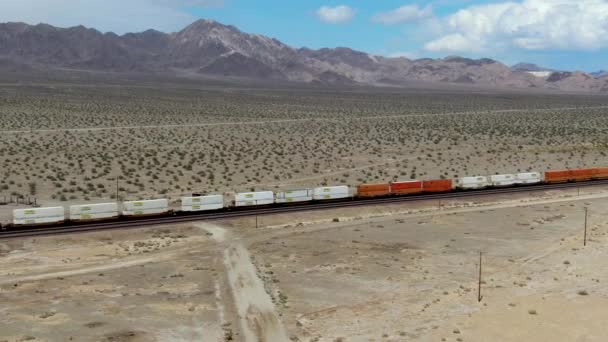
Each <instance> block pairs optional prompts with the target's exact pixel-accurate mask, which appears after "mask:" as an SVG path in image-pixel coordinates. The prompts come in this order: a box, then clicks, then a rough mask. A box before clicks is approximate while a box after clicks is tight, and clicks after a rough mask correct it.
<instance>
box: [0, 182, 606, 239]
mask: <svg viewBox="0 0 608 342" xmlns="http://www.w3.org/2000/svg"><path fill="white" fill-rule="evenodd" d="M599 185H608V180H596V181H586V182H576V183H563V184H537V185H529V186H519V187H510V188H498V189H485V190H468V191H457V192H449V193H440V194H422V195H411V196H404V197H386V198H374V199H352V200H345V201H336V202H323V203H312V204H310V203H308V204H292V205H289V206H281V207H265V208H253V209H240V210H235V209H233V210H224V211H220V212H204V213H196V214H184V215H176V216H162V217H153V218H141V219H130V220H118V221H111V222H96V223H87V224H68V225H62V226H56V227H44V228H21V229H20V228H13V230H9V231H2V232H0V239H10V238H21V237H33V236H44V235H57V234H69V233H83V232H92V231H102V230H113V229H128V228H140V227H147V226H155V225H165V224H176V223H187V222H194V221H205V220H219V219H228V218H238V217H251V216H265V215H274V214H285V213H295V212H305V211H313V210H324V209H338V208H349V207H359V206H370V205H382V204H396V203H405V202H419V201H429V200H442V199H452V198H465V197H474V196H489V195H498V194H512V193H521V192H532V191H546V190H559V189H576V188H582V187H590V186H599Z"/></svg>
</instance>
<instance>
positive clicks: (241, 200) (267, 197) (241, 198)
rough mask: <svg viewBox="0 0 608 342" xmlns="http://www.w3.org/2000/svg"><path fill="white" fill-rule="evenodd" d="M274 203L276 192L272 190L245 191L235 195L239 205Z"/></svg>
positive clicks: (236, 202) (236, 203)
mask: <svg viewBox="0 0 608 342" xmlns="http://www.w3.org/2000/svg"><path fill="white" fill-rule="evenodd" d="M273 203H274V193H273V192H272V191H258V192H243V193H238V194H236V196H235V205H236V206H237V207H249V206H256V205H268V204H273Z"/></svg>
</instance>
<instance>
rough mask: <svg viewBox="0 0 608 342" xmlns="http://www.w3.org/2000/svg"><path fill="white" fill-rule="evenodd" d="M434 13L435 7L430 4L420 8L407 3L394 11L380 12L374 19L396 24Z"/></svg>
mask: <svg viewBox="0 0 608 342" xmlns="http://www.w3.org/2000/svg"><path fill="white" fill-rule="evenodd" d="M432 15H433V8H432V7H431V6H430V5H429V6H426V7H424V8H420V7H418V5H407V6H401V7H399V8H396V9H394V10H392V11H388V12H382V13H378V14H376V15H374V16H373V17H372V21H374V22H377V23H381V24H386V25H394V24H402V23H407V22H412V21H417V20H421V19H426V18H430V17H431V16H432Z"/></svg>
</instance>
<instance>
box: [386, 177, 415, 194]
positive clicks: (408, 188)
mask: <svg viewBox="0 0 608 342" xmlns="http://www.w3.org/2000/svg"><path fill="white" fill-rule="evenodd" d="M420 192H422V181H418V180H413V181H399V182H392V183H391V194H393V195H405V194H417V193H420Z"/></svg>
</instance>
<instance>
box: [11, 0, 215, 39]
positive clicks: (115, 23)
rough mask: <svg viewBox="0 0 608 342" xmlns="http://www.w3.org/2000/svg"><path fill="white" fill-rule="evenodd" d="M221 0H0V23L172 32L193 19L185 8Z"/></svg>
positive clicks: (211, 4) (208, 5)
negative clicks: (19, 22)
mask: <svg viewBox="0 0 608 342" xmlns="http://www.w3.org/2000/svg"><path fill="white" fill-rule="evenodd" d="M222 4H223V0H128V1H125V0H87V1H84V0H19V1H14V0H0V8H1V10H0V22H8V21H13V22H16V21H22V22H26V23H28V24H38V23H46V24H51V25H55V26H60V27H69V26H76V25H85V26H87V27H93V28H96V29H98V30H100V31H112V32H115V33H119V34H121V33H125V32H137V31H143V30H147V29H150V28H153V29H156V30H159V31H164V32H173V31H177V30H180V29H182V28H183V27H185V26H186V25H188V24H190V23H191V22H193V21H194V20H196V19H197V18H196V17H194V16H192V15H191V14H190V13H188V12H187V11H186V10H185V8H191V7H210V6H212V7H217V6H221V5H222Z"/></svg>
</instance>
